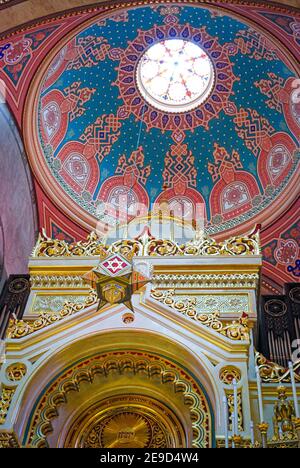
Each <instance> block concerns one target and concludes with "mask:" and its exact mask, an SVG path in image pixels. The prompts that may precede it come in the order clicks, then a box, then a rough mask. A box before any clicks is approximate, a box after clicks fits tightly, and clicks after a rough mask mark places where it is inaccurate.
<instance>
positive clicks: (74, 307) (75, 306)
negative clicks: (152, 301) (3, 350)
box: [6, 290, 98, 340]
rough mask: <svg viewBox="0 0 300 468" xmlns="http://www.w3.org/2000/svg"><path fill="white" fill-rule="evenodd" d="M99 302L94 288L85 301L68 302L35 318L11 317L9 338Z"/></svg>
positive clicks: (27, 333) (21, 335) (16, 338)
mask: <svg viewBox="0 0 300 468" xmlns="http://www.w3.org/2000/svg"><path fill="white" fill-rule="evenodd" d="M97 303H98V296H97V293H96V292H95V291H94V290H91V291H90V294H89V296H87V298H86V299H85V301H84V302H78V303H71V302H66V303H65V305H64V307H63V308H62V310H60V311H59V312H54V313H48V312H46V313H44V312H42V313H41V314H40V315H39V317H38V318H37V319H35V320H29V319H27V320H15V319H11V320H10V322H9V326H8V329H7V335H6V338H7V339H11V340H18V339H20V338H24V337H25V336H28V335H31V334H32V333H35V332H37V331H39V330H42V329H43V328H46V327H48V326H50V325H53V324H54V323H57V322H59V321H61V320H63V319H64V318H66V317H69V316H71V315H74V314H76V313H77V312H80V311H81V310H83V309H86V308H87V307H90V306H92V305H94V304H97Z"/></svg>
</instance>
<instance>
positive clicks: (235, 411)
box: [232, 379, 239, 435]
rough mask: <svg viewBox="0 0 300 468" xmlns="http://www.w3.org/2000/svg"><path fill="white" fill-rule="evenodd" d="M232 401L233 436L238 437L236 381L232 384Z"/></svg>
mask: <svg viewBox="0 0 300 468" xmlns="http://www.w3.org/2000/svg"><path fill="white" fill-rule="evenodd" d="M232 385H233V399H234V428H233V429H234V435H239V403H238V385H237V381H236V379H234V380H233V382H232Z"/></svg>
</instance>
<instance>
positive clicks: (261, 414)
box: [255, 366, 265, 424]
mask: <svg viewBox="0 0 300 468" xmlns="http://www.w3.org/2000/svg"><path fill="white" fill-rule="evenodd" d="M255 371H256V381H257V394H258V406H259V418H260V423H261V424H262V423H263V422H265V421H264V419H265V418H264V403H263V396H262V386H261V378H260V373H259V367H258V366H256V368H255Z"/></svg>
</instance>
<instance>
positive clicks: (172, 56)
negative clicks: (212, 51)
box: [137, 39, 214, 113]
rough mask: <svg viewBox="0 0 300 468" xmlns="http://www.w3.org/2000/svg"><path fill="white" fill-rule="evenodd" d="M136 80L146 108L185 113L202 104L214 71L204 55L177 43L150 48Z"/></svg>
mask: <svg viewBox="0 0 300 468" xmlns="http://www.w3.org/2000/svg"><path fill="white" fill-rule="evenodd" d="M137 80H138V85H139V90H140V92H141V94H142V95H143V97H144V98H145V99H146V100H147V101H148V103H149V104H151V105H153V106H154V107H156V108H157V109H160V110H163V111H166V112H173V113H177V112H187V111H190V110H192V109H194V108H195V107H197V106H199V105H200V104H201V103H203V102H204V101H205V100H206V98H207V97H208V96H209V94H210V92H211V90H212V87H213V84H214V69H213V65H212V62H211V60H210V58H209V57H208V55H207V54H206V52H204V50H202V49H201V47H199V46H198V45H196V44H194V43H193V42H190V41H184V40H181V39H168V40H166V41H162V42H159V43H157V44H155V45H153V46H151V47H150V48H149V49H148V50H147V51H146V52H145V53H144V55H143V56H142V58H141V60H140V62H139V65H138V69H137Z"/></svg>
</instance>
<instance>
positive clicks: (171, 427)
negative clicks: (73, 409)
mask: <svg viewBox="0 0 300 468" xmlns="http://www.w3.org/2000/svg"><path fill="white" fill-rule="evenodd" d="M70 426H71V429H70V431H69V432H68V433H67V436H66V438H65V440H64V441H63V446H64V447H66V448H96V449H97V448H98V449H99V448H122V449H126V448H157V449H165V448H181V447H185V446H186V434H185V430H184V428H183V426H182V423H181V422H180V420H179V419H178V417H177V415H176V414H175V413H174V412H173V411H171V410H170V409H169V408H168V407H167V406H166V405H165V404H164V403H163V402H161V401H158V400H156V399H153V398H152V397H149V396H145V395H142V394H127V395H126V394H123V393H122V395H115V396H112V397H106V398H105V399H104V400H101V401H99V402H97V403H96V404H94V405H92V406H89V407H88V408H86V409H85V410H84V411H83V412H81V413H80V414H79V416H78V417H77V418H76V419H74V420H73V421H72V423H71V425H70Z"/></svg>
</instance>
